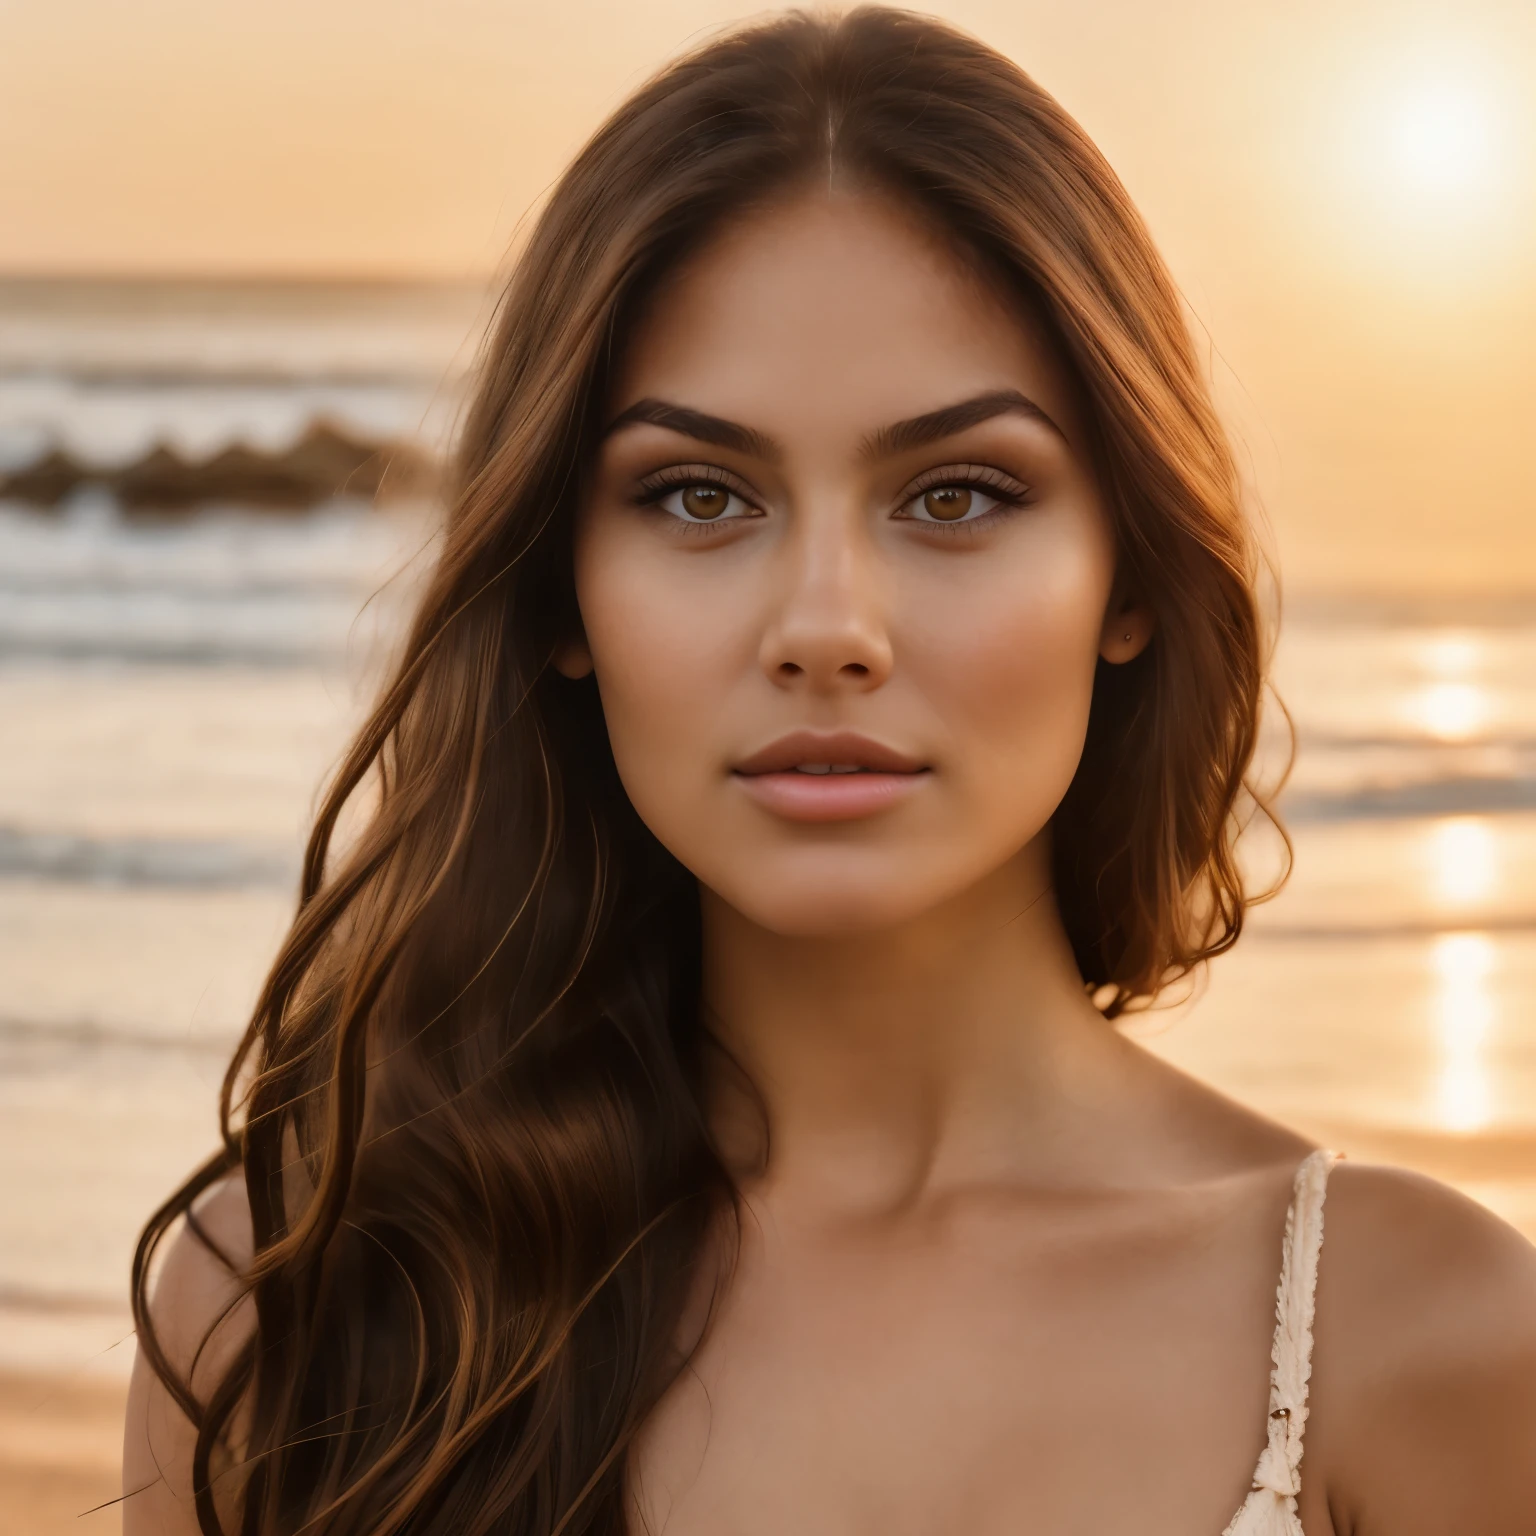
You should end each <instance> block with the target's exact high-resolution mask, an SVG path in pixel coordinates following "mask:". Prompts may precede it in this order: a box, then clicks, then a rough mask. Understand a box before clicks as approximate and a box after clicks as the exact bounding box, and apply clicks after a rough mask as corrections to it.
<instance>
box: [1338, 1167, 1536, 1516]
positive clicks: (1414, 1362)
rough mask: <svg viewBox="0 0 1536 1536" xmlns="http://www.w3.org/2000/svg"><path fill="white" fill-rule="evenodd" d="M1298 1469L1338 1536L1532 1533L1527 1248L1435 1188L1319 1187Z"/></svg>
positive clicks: (1407, 1181)
mask: <svg viewBox="0 0 1536 1536" xmlns="http://www.w3.org/2000/svg"><path fill="white" fill-rule="evenodd" d="M1325 1229H1326V1240H1325V1243H1324V1247H1323V1257H1322V1263H1321V1268H1320V1271H1319V1277H1318V1289H1317V1325H1316V1356H1315V1361H1314V1371H1313V1390H1312V1404H1313V1416H1312V1427H1311V1428H1310V1429H1309V1431H1308V1440H1309V1446H1308V1453H1307V1454H1308V1458H1309V1460H1310V1461H1311V1462H1312V1464H1313V1468H1314V1475H1317V1474H1318V1473H1321V1474H1323V1475H1324V1476H1325V1477H1326V1481H1327V1484H1328V1502H1329V1507H1330V1511H1331V1513H1332V1516H1333V1521H1334V1525H1335V1528H1336V1530H1337V1531H1338V1532H1339V1536H1347V1533H1349V1532H1369V1531H1378V1530H1390V1531H1393V1532H1394V1533H1398V1536H1415V1533H1418V1532H1424V1533H1425V1536H1428V1533H1430V1532H1441V1531H1446V1530H1453V1529H1454V1530H1474V1529H1475V1530H1477V1531H1479V1532H1480V1533H1483V1536H1503V1533H1505V1532H1508V1533H1509V1536H1514V1533H1515V1532H1517V1531H1519V1532H1528V1531H1529V1530H1530V1529H1531V1520H1532V1512H1533V1510H1536V1248H1532V1246H1531V1245H1530V1244H1529V1243H1528V1242H1527V1241H1526V1240H1525V1239H1524V1238H1523V1237H1522V1236H1521V1235H1520V1234H1519V1233H1518V1232H1516V1231H1515V1230H1514V1229H1513V1228H1511V1227H1509V1226H1507V1225H1506V1224H1505V1223H1504V1222H1502V1221H1500V1220H1499V1219H1498V1218H1497V1217H1495V1216H1493V1215H1492V1214H1491V1213H1490V1212H1488V1211H1486V1210H1485V1209H1483V1207H1481V1206H1479V1205H1477V1204H1475V1203H1474V1202H1473V1201H1471V1200H1468V1199H1466V1198H1465V1197H1464V1196H1462V1195H1459V1194H1457V1193H1456V1192H1455V1191H1454V1190H1451V1189H1448V1188H1447V1187H1446V1186H1444V1185H1442V1184H1438V1183H1436V1182H1435V1181H1434V1180H1432V1179H1427V1178H1424V1177H1422V1176H1420V1175H1418V1174H1413V1173H1408V1172H1405V1171H1402V1170H1399V1169H1391V1168H1377V1167H1370V1166H1356V1165H1353V1164H1350V1163H1344V1164H1342V1165H1341V1166H1340V1167H1339V1168H1338V1169H1336V1170H1335V1172H1334V1174H1333V1176H1332V1178H1331V1179H1330V1181H1329V1193H1328V1204H1327V1211H1326V1217H1325Z"/></svg>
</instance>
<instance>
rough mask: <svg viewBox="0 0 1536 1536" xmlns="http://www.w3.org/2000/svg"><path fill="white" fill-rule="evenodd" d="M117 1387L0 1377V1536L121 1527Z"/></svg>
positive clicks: (121, 1388) (91, 1535)
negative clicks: (118, 1500)
mask: <svg viewBox="0 0 1536 1536" xmlns="http://www.w3.org/2000/svg"><path fill="white" fill-rule="evenodd" d="M126 1394H127V1384H126V1383H125V1382H123V1381H111V1380H108V1381H97V1380H81V1379H78V1378H76V1379H70V1378H69V1377H66V1376H59V1375H18V1374H14V1373H0V1536H64V1533H65V1532H71V1533H75V1536H104V1533H106V1532H110V1531H116V1530H118V1529H119V1528H120V1526H121V1521H122V1513H121V1510H120V1509H119V1507H118V1505H117V1503H116V1500H117V1499H118V1496H119V1492H120V1488H119V1483H120V1478H121V1467H122V1437H123V1431H122V1422H123V1402H124V1399H125V1397H126Z"/></svg>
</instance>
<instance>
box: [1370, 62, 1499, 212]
mask: <svg viewBox="0 0 1536 1536" xmlns="http://www.w3.org/2000/svg"><path fill="white" fill-rule="evenodd" d="M1385 126H1386V130H1387V135H1386V137H1387V150H1388V156H1389V163H1390V164H1391V166H1392V169H1393V171H1394V172H1395V173H1396V176H1397V179H1398V181H1399V182H1400V183H1401V184H1402V186H1403V188H1404V190H1405V191H1409V192H1412V193H1416V194H1418V195H1420V196H1425V197H1431V198H1434V199H1435V200H1437V201H1440V200H1456V201H1460V200H1462V199H1463V198H1464V197H1466V196H1467V195H1468V194H1469V193H1472V192H1481V191H1482V189H1483V187H1484V186H1485V185H1486V183H1487V182H1488V181H1489V180H1490V179H1491V178H1492V177H1493V175H1494V172H1495V170H1496V162H1497V159H1498V147H1499V146H1498V135H1497V132H1496V127H1495V123H1494V113H1493V110H1492V105H1491V103H1490V100H1489V97H1488V94H1487V92H1485V91H1479V90H1477V89H1476V88H1475V87H1473V86H1472V85H1470V84H1469V83H1467V82H1464V81H1449V80H1442V81H1431V82H1425V83H1423V84H1418V85H1415V86H1413V87H1412V88H1410V89H1407V90H1405V91H1404V92H1403V94H1402V96H1401V98H1400V99H1399V100H1397V101H1395V102H1394V103H1393V104H1392V105H1391V106H1390V107H1389V108H1388V110H1387V112H1386V124H1385Z"/></svg>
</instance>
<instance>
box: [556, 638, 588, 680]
mask: <svg viewBox="0 0 1536 1536" xmlns="http://www.w3.org/2000/svg"><path fill="white" fill-rule="evenodd" d="M550 659H551V660H552V661H553V662H554V664H555V671H556V672H558V673H559V674H560V675H561V677H568V678H570V680H571V681H572V682H573V683H574V682H577V681H578V680H579V679H581V678H583V677H587V676H589V675H590V673H591V671H592V652H591V651H589V650H588V649H587V643H586V641H585V640H571V641H568V642H567V643H566V644H564V645H558V646H556V647H555V654H554V656H553V657H551V658H550Z"/></svg>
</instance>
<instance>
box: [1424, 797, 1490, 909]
mask: <svg viewBox="0 0 1536 1536" xmlns="http://www.w3.org/2000/svg"><path fill="white" fill-rule="evenodd" d="M1429 837H1430V848H1429V863H1430V870H1431V880H1432V882H1433V885H1434V890H1435V895H1436V896H1437V897H1438V898H1439V899H1440V902H1441V904H1442V905H1443V906H1450V907H1467V906H1472V905H1473V904H1474V903H1476V902H1480V901H1484V900H1486V899H1487V898H1488V896H1489V895H1490V894H1491V892H1492V891H1493V888H1494V885H1495V883H1496V881H1497V878H1498V857H1497V854H1498V850H1497V846H1496V844H1495V841H1494V836H1493V830H1492V828H1491V827H1489V825H1488V823H1487V822H1486V821H1485V820H1484V819H1483V818H1482V817H1479V816H1452V817H1448V818H1447V819H1446V820H1444V821H1438V822H1436V823H1435V824H1434V826H1433V827H1432V828H1431V829H1430V833H1429Z"/></svg>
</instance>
